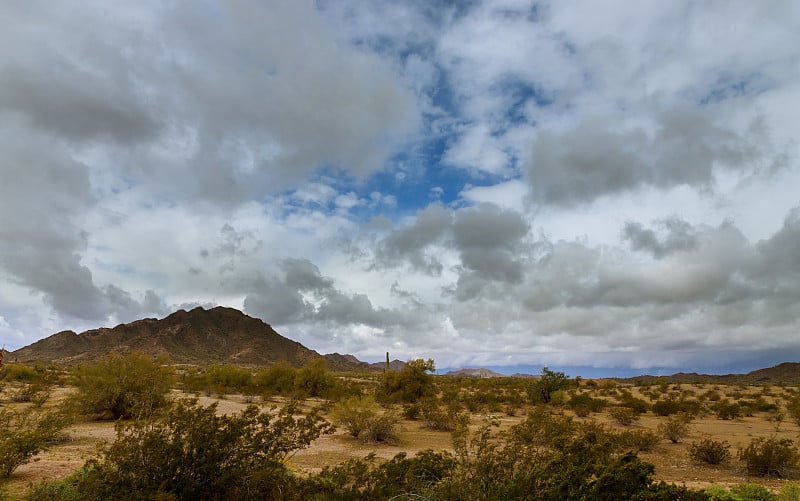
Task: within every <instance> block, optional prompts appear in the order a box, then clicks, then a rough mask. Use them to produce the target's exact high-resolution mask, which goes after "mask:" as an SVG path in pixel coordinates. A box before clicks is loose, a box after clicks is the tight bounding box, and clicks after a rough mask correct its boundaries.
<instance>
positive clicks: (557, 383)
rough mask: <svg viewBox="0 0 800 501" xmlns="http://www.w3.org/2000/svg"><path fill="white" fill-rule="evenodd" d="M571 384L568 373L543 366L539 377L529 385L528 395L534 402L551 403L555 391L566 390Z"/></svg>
mask: <svg viewBox="0 0 800 501" xmlns="http://www.w3.org/2000/svg"><path fill="white" fill-rule="evenodd" d="M570 385H571V383H570V380H569V379H568V378H567V375H566V374H564V373H563V372H556V371H551V370H550V369H548V368H547V367H543V368H542V374H541V376H539V379H536V380H535V381H533V383H531V384H530V386H529V387H528V396H529V397H530V399H531V401H532V402H533V403H543V404H549V403H550V401H551V400H552V398H553V394H554V393H556V392H557V391H560V390H566V389H567V388H569V387H570Z"/></svg>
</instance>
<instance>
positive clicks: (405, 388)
mask: <svg viewBox="0 0 800 501" xmlns="http://www.w3.org/2000/svg"><path fill="white" fill-rule="evenodd" d="M435 370H436V365H435V363H434V361H433V360H432V359H428V360H423V359H421V358H418V359H416V360H409V361H408V362H406V365H405V366H403V368H402V369H401V370H399V371H387V372H386V373H385V374H384V376H383V388H382V390H381V392H380V395H379V398H380V399H381V400H384V401H388V402H407V403H413V402H416V401H418V400H420V399H421V398H424V397H429V396H432V395H433V393H434V388H433V377H432V376H431V375H430V374H428V373H429V372H434V371H435Z"/></svg>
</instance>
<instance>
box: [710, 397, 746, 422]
mask: <svg viewBox="0 0 800 501" xmlns="http://www.w3.org/2000/svg"><path fill="white" fill-rule="evenodd" d="M713 410H714V413H715V414H716V415H717V417H718V418H719V419H723V420H726V421H727V420H730V419H736V418H738V417H740V416H741V414H742V409H741V407H740V406H739V405H738V404H736V403H733V402H729V401H727V400H723V401H720V402H717V403H716V404H715V405H714V407H713Z"/></svg>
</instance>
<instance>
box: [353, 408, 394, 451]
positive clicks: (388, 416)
mask: <svg viewBox="0 0 800 501" xmlns="http://www.w3.org/2000/svg"><path fill="white" fill-rule="evenodd" d="M398 421H399V418H398V417H397V416H396V415H394V414H392V413H389V412H387V413H385V414H383V415H380V416H372V417H371V418H369V419H367V420H366V422H365V427H364V429H363V430H362V432H361V433H360V434H359V438H361V440H363V441H365V442H384V443H387V444H397V443H399V442H400V435H399V434H398V433H397V423H398Z"/></svg>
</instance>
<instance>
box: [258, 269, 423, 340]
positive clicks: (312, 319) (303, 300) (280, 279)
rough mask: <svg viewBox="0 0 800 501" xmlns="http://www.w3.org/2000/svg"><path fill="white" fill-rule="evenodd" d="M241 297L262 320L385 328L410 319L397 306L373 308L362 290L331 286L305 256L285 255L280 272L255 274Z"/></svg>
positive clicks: (278, 322)
mask: <svg viewBox="0 0 800 501" xmlns="http://www.w3.org/2000/svg"><path fill="white" fill-rule="evenodd" d="M250 287H251V289H252V290H251V292H250V293H249V294H248V295H247V297H246V298H245V300H244V307H245V310H246V311H247V312H248V313H250V314H253V315H258V316H259V317H261V318H263V319H264V320H265V321H267V322H270V323H274V324H280V325H286V324H292V323H306V324H317V323H321V324H325V323H331V324H335V325H366V326H370V327H376V328H387V327H391V326H395V325H398V324H404V323H407V322H409V321H410V317H408V318H406V317H404V316H403V314H401V313H400V312H398V311H396V310H390V309H386V308H376V307H375V306H374V305H373V304H372V302H371V301H370V299H369V298H368V297H367V296H366V295H364V294H358V293H357V294H348V293H345V292H343V291H341V290H339V289H337V288H336V287H335V286H334V283H333V280H332V279H330V278H328V277H325V276H323V275H322V274H321V273H320V271H319V268H318V267H317V266H316V265H314V264H313V263H311V262H310V261H308V260H306V259H285V260H283V261H282V262H281V263H280V273H279V274H277V275H274V276H270V277H258V278H257V279H256V280H255V281H254V282H253V283H252V284H251V285H250Z"/></svg>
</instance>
